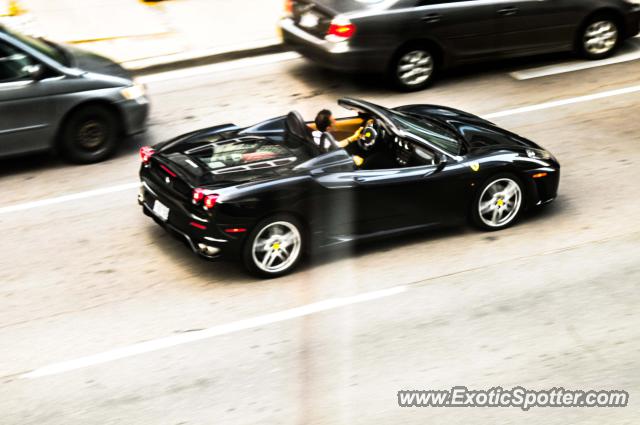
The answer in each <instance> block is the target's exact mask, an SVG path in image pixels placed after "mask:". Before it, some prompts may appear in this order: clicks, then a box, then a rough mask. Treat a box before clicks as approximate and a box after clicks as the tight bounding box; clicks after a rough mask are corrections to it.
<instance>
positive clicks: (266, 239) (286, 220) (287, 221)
mask: <svg viewBox="0 0 640 425" xmlns="http://www.w3.org/2000/svg"><path fill="white" fill-rule="evenodd" d="M303 243H304V236H303V228H302V226H301V224H300V222H299V221H298V220H296V219H295V218H293V217H290V216H287V215H278V216H274V217H271V218H268V219H266V220H263V221H261V222H260V223H258V225H257V226H256V227H255V228H254V229H253V231H252V232H251V233H250V234H249V237H248V239H247V241H246V242H245V245H244V249H243V262H244V265H245V267H246V268H247V269H248V270H249V271H250V272H251V273H253V274H255V275H258V276H260V277H266V278H273V277H279V276H283V275H285V274H287V273H289V272H290V271H291V270H293V269H294V268H295V267H296V266H297V265H298V263H299V262H300V259H301V258H302V253H303Z"/></svg>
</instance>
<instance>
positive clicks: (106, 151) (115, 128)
mask: <svg viewBox="0 0 640 425" xmlns="http://www.w3.org/2000/svg"><path fill="white" fill-rule="evenodd" d="M119 129H120V125H119V123H118V119H117V117H116V116H115V114H114V113H113V112H111V111H110V110H109V109H107V108H106V107H103V106H99V105H89V106H86V107H82V106H81V107H80V108H79V109H78V110H76V111H74V112H72V114H71V115H70V116H69V117H68V118H67V119H66V120H65V123H64V126H63V128H62V130H61V132H60V141H59V147H60V151H61V153H62V155H63V156H64V157H65V158H66V159H67V160H69V161H71V162H75V163H78V164H90V163H94V162H100V161H104V160H105V159H107V158H109V157H110V156H111V155H113V153H114V152H115V151H116V149H117V147H118V136H119Z"/></svg>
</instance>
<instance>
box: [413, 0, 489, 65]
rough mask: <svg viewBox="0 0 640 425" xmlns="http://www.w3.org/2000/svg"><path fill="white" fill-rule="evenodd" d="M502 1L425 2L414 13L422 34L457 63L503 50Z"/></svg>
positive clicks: (439, 0)
mask: <svg viewBox="0 0 640 425" xmlns="http://www.w3.org/2000/svg"><path fill="white" fill-rule="evenodd" d="M497 3H499V1H498V0H495V1H486V0H466V1H460V0H422V1H420V2H419V3H418V5H417V7H416V8H415V10H414V12H412V14H413V18H414V19H413V20H414V22H417V25H418V27H419V31H418V32H419V33H420V34H421V35H422V36H424V37H425V38H430V39H434V40H435V41H436V42H438V43H439V44H441V45H442V47H443V48H444V50H445V52H446V53H447V54H448V55H451V56H452V57H453V58H454V59H455V60H456V61H462V62H464V61H469V60H475V59H479V58H482V57H484V56H490V55H492V54H496V53H497V52H498V51H499V44H498V23H497V21H498V20H497V16H496V15H495V5H496V4H497Z"/></svg>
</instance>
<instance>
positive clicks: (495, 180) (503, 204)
mask: <svg viewBox="0 0 640 425" xmlns="http://www.w3.org/2000/svg"><path fill="white" fill-rule="evenodd" d="M523 205H524V190H523V189H522V183H520V180H518V179H517V178H516V177H515V176H513V175H511V174H502V175H498V176H494V177H492V178H490V179H489V180H488V181H487V182H485V184H484V185H482V186H481V187H480V189H479V190H478V192H477V194H476V196H475V199H474V202H473V204H472V210H471V217H472V219H473V221H474V223H475V224H476V225H477V226H478V227H480V228H481V229H484V230H501V229H504V228H506V227H509V226H510V225H512V224H513V223H515V222H516V220H517V219H518V217H519V216H520V213H521V212H522V207H523Z"/></svg>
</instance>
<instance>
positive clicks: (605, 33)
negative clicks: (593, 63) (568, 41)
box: [578, 15, 620, 59]
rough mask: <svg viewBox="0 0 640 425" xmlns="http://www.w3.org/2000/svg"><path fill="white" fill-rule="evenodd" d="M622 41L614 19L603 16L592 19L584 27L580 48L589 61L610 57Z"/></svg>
mask: <svg viewBox="0 0 640 425" xmlns="http://www.w3.org/2000/svg"><path fill="white" fill-rule="evenodd" d="M619 41H620V28H619V25H618V23H617V22H616V20H615V19H613V18H612V17H609V16H606V15H603V16H597V17H595V18H592V19H590V20H589V21H587V22H586V23H585V25H583V26H582V29H581V32H580V34H579V36H578V48H579V50H580V53H581V54H582V56H584V57H586V58H587V59H603V58H606V57H608V56H610V55H611V54H612V53H613V51H614V50H615V48H616V47H617V46H618V44H619Z"/></svg>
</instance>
